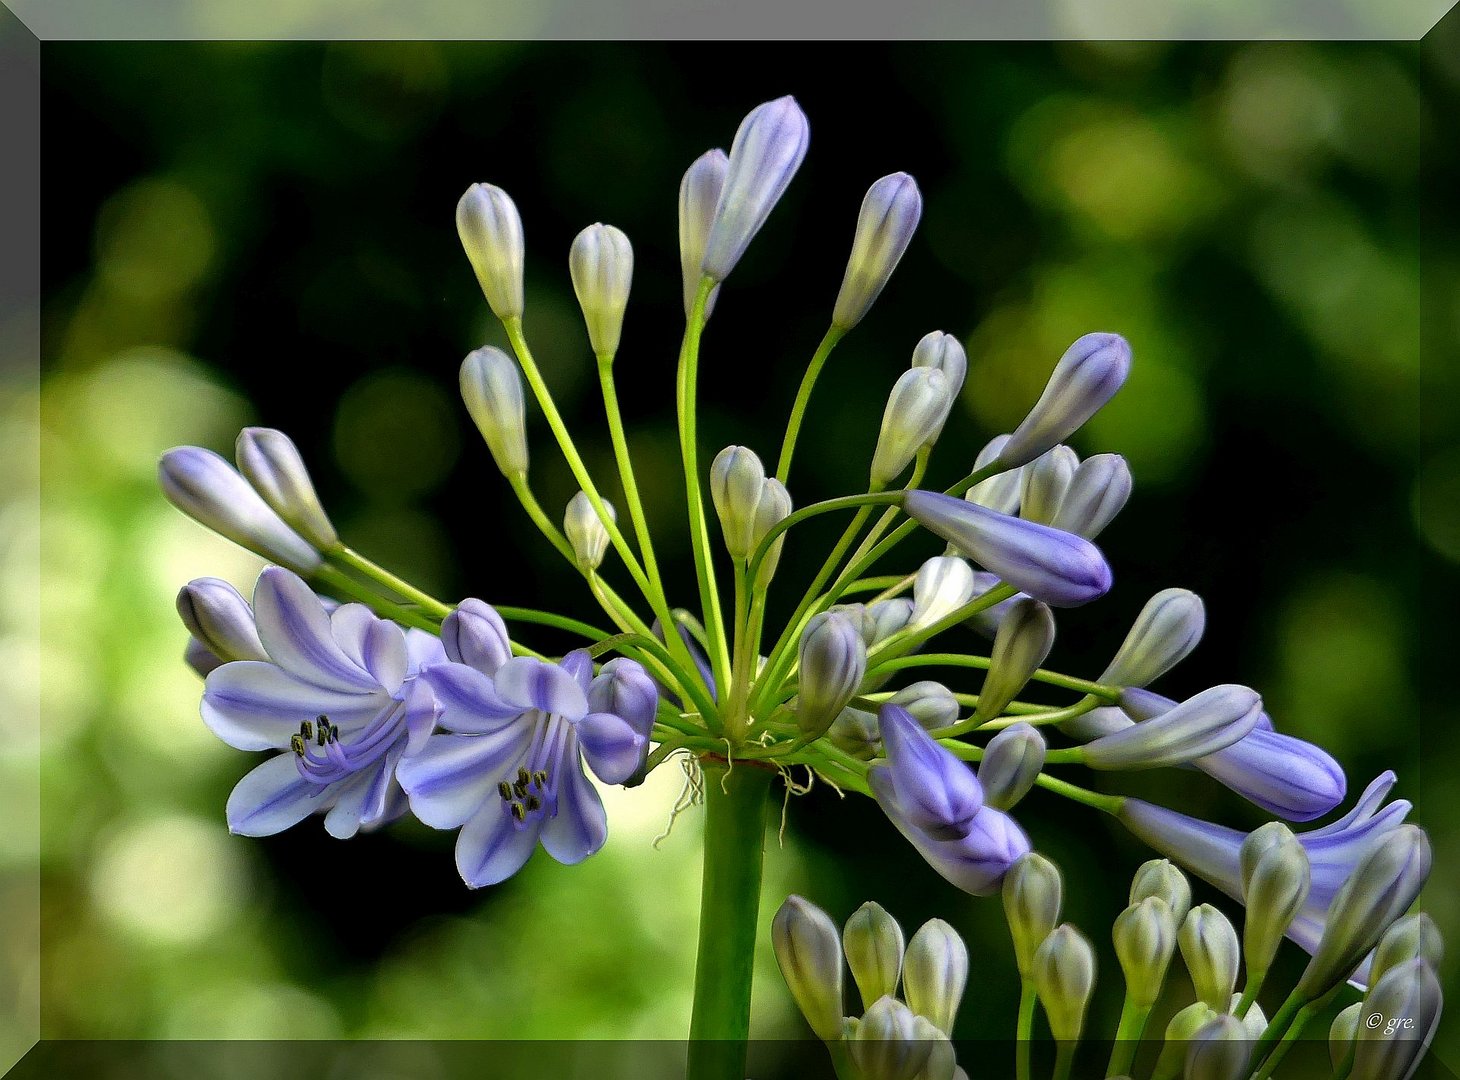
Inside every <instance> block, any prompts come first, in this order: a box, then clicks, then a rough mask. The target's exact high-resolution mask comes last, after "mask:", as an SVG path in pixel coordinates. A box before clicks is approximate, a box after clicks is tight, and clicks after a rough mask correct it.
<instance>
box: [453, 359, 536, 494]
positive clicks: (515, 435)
mask: <svg viewBox="0 0 1460 1080" xmlns="http://www.w3.org/2000/svg"><path fill="white" fill-rule="evenodd" d="M461 400H462V401H463V402H465V403H466V411H467V412H468V413H470V414H471V418H472V422H473V423H474V424H476V426H477V430H478V431H480V432H481V433H482V438H483V439H485V440H486V443H487V449H488V450H490V451H491V452H492V460H493V461H495V462H496V463H497V468H498V469H500V470H501V471H502V475H503V476H506V477H508V478H509V479H510V478H513V477H521V476H526V475H527V460H528V458H527V404H526V402H525V400H524V399H523V396H522V376H521V375H519V374H518V372H517V365H516V364H515V363H513V361H512V359H511V358H510V357H509V356H508V355H507V354H506V353H504V352H503V351H502V350H501V349H498V348H496V347H494V346H492V345H484V346H482V348H480V349H477V350H475V351H474V352H471V353H469V354H468V355H467V358H466V359H465V360H463V361H462V364H461Z"/></svg>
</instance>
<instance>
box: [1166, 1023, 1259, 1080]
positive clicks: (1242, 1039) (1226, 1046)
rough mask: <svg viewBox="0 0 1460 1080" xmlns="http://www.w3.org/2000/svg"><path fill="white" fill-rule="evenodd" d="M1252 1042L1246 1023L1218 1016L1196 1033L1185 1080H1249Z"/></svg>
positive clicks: (1188, 1057)
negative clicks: (1247, 1079)
mask: <svg viewBox="0 0 1460 1080" xmlns="http://www.w3.org/2000/svg"><path fill="white" fill-rule="evenodd" d="M1251 1056H1252V1039H1251V1036H1250V1035H1249V1034H1248V1032H1247V1028H1246V1027H1245V1026H1243V1024H1242V1021H1241V1020H1238V1019H1237V1018H1236V1017H1235V1016H1231V1015H1229V1014H1226V1015H1222V1016H1216V1017H1213V1018H1212V1019H1210V1020H1208V1021H1207V1022H1206V1023H1205V1024H1203V1025H1202V1026H1201V1027H1199V1028H1198V1029H1197V1030H1196V1033H1195V1034H1194V1035H1193V1036H1192V1038H1191V1045H1190V1046H1189V1047H1187V1050H1186V1070H1185V1072H1184V1074H1183V1076H1184V1080H1246V1077H1247V1072H1248V1069H1247V1066H1248V1063H1249V1059H1250V1058H1251Z"/></svg>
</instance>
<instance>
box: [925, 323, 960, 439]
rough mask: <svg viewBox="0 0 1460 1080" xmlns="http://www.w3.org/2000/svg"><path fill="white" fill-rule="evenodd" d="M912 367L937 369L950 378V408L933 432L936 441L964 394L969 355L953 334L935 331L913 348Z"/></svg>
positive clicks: (926, 335)
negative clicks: (959, 397) (955, 404)
mask: <svg viewBox="0 0 1460 1080" xmlns="http://www.w3.org/2000/svg"><path fill="white" fill-rule="evenodd" d="M912 366H913V367H915V368H920V367H926V368H937V369H938V370H939V371H941V372H942V373H943V374H944V375H946V376H947V377H948V408H947V410H945V411H944V413H943V419H942V420H941V421H939V423H938V427H937V430H936V431H934V432H933V438H934V439H935V440H936V439H937V438H938V436H939V435H941V434H942V433H943V425H944V424H946V423H947V422H948V415H949V413H951V412H952V411H953V405H954V403H955V402H957V400H958V395H959V394H960V393H962V392H963V380H964V379H965V378H966V377H967V375H968V354H967V353H966V352H964V351H963V345H962V343H960V342H959V340H958V339H957V338H956V337H954V336H953V335H952V334H945V333H943V331H941V330H934V331H933V332H932V333H930V334H924V335H923V336H922V338H920V339H919V341H918V343H917V345H915V346H913V354H912Z"/></svg>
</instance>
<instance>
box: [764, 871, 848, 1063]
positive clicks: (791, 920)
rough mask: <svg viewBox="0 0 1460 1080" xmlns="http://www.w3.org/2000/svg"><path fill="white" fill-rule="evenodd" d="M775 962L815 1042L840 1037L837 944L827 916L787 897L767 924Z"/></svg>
mask: <svg viewBox="0 0 1460 1080" xmlns="http://www.w3.org/2000/svg"><path fill="white" fill-rule="evenodd" d="M771 944H772V945H773V946H774V947H775V952H776V963H777V964H779V965H780V968H781V975H782V977H783V978H784V979H785V980H786V986H787V987H788V988H789V989H790V991H791V996H792V997H794V998H795V999H796V1004H797V1005H799V1006H800V1007H801V1014H802V1015H803V1016H805V1017H806V1022H807V1023H808V1024H810V1025H811V1030H812V1031H814V1032H816V1034H817V1036H818V1037H819V1038H821V1039H825V1040H828V1041H831V1040H836V1039H839V1038H841V1034H842V946H841V937H840V935H839V934H837V932H836V924H835V923H834V922H832V921H831V917H830V916H829V915H827V913H826V912H824V911H822V910H821V909H820V908H819V907H817V906H816V905H815V904H813V903H811V902H810V901H809V900H805V899H803V898H802V897H799V896H795V895H792V896H788V897H786V902H785V903H784V904H782V905H781V907H780V910H778V911H777V912H776V915H775V918H774V919H772V920H771Z"/></svg>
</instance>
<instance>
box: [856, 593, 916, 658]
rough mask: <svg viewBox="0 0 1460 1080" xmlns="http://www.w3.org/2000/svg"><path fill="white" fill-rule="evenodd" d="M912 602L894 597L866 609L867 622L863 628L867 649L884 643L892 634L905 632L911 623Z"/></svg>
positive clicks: (903, 597) (900, 597)
mask: <svg viewBox="0 0 1460 1080" xmlns="http://www.w3.org/2000/svg"><path fill="white" fill-rule="evenodd" d="M912 615H913V602H912V601H911V600H909V599H908V598H907V597H906V596H894V597H892V598H891V599H889V600H879V601H877V603H875V604H870V605H868V607H867V618H868V620H869V621H868V622H867V623H866V624H865V626H864V630H865V631H866V634H865V640H866V642H867V648H869V649H870V648H872V647H873V646H875V645H878V644H880V643H881V642H884V641H886V640H887V639H888V638H890V637H891V636H892V635H893V634H896V633H900V632H901V631H903V630H905V629H906V628H907V626H908V624H909V623H911V622H912Z"/></svg>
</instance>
